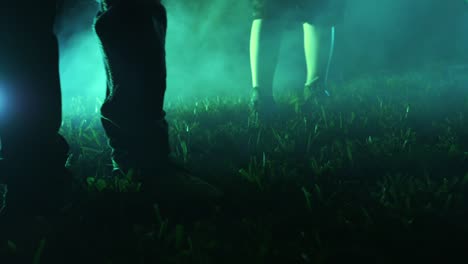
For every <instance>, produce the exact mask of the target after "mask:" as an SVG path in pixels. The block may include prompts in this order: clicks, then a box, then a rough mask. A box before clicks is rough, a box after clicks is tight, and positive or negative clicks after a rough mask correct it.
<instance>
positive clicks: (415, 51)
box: [56, 0, 468, 102]
mask: <svg viewBox="0 0 468 264" xmlns="http://www.w3.org/2000/svg"><path fill="white" fill-rule="evenodd" d="M165 5H166V7H167V10H168V19H169V25H168V35H167V43H166V48H167V66H168V89H167V96H166V98H167V100H168V101H171V100H175V99H178V98H194V97H206V96H244V95H246V94H247V93H248V91H249V89H250V86H251V77H250V66H249V54H248V51H249V37H250V27H251V22H252V21H251V9H250V0H203V1H200V0H190V1H176V0H166V1H165ZM97 6H98V5H97V4H96V3H95V2H93V1H73V0H68V2H67V4H66V5H65V8H64V11H63V14H62V16H60V17H59V19H58V22H57V28H56V32H57V35H58V37H59V41H60V56H61V68H60V71H61V79H62V87H63V97H64V99H65V102H66V101H67V100H68V99H69V98H71V97H74V96H85V97H92V98H101V99H102V98H103V95H104V92H105V76H104V70H103V63H102V59H101V54H100V50H99V46H98V44H97V39H96V36H95V35H94V33H93V31H92V22H93V17H94V15H95V13H96V12H97ZM292 15H293V14H292ZM301 30H302V26H301V25H300V24H298V25H294V24H291V25H288V27H287V28H286V30H285V33H284V38H283V40H282V47H281V54H280V60H279V66H278V70H277V75H276V79H275V80H276V83H275V89H276V91H281V90H288V89H296V88H298V87H301V86H302V85H303V82H304V78H305V63H304V55H303V53H304V51H303V47H302V43H303V42H302V32H301ZM329 30H330V29H329V28H320V32H321V36H322V45H321V47H322V49H321V51H320V52H321V54H322V56H323V54H327V53H328V49H329ZM336 34H337V35H336V52H335V57H334V59H333V64H332V69H331V75H332V77H333V80H335V81H342V80H346V79H349V78H355V77H359V76H360V75H366V74H371V73H373V72H379V71H393V72H402V71H410V70H417V69H419V68H422V67H425V66H427V65H457V64H466V62H467V60H468V51H467V47H468V3H467V2H466V1H465V0H450V1H448V0H412V1H407V0H379V1H375V0H349V1H348V4H347V7H346V11H345V14H344V17H343V19H342V20H341V21H340V23H338V24H337V25H336Z"/></svg>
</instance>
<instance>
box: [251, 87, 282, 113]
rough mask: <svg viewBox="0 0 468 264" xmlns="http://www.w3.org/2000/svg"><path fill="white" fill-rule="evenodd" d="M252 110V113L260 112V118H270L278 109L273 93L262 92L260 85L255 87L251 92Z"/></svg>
mask: <svg viewBox="0 0 468 264" xmlns="http://www.w3.org/2000/svg"><path fill="white" fill-rule="evenodd" d="M250 110H251V113H252V114H258V116H259V118H260V119H270V118H271V117H273V116H274V115H275V113H276V110H277V106H276V103H275V100H274V98H273V95H271V94H265V93H262V91H261V89H260V88H259V87H255V88H253V89H252V92H251V94H250Z"/></svg>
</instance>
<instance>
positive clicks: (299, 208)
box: [3, 74, 468, 263]
mask: <svg viewBox="0 0 468 264" xmlns="http://www.w3.org/2000/svg"><path fill="white" fill-rule="evenodd" d="M434 79H437V76H433V75H431V79H428V78H426V77H425V76H420V75H418V74H407V75H405V76H401V75H400V76H382V77H378V76H377V77H376V76H372V77H369V78H361V79H358V80H354V81H350V82H347V83H345V84H340V85H336V86H333V87H331V89H330V91H331V94H332V97H330V98H324V99H317V100H313V101H312V102H311V103H310V104H309V105H308V106H306V107H304V108H302V107H298V106H297V105H295V100H294V98H293V96H290V95H288V96H287V95H282V96H279V107H280V111H279V112H278V113H277V114H276V115H275V118H274V120H272V121H271V122H270V123H268V124H265V123H262V122H259V121H258V120H257V119H256V118H255V117H253V116H249V114H248V111H247V102H246V100H245V99H243V98H240V99H234V98H210V99H203V100H199V101H180V102H177V101H175V102H172V103H168V105H167V109H168V113H169V115H168V119H169V121H170V125H171V128H170V135H171V144H172V147H173V154H174V158H175V159H176V160H178V161H179V162H181V163H183V164H185V166H186V167H187V168H190V170H191V171H192V172H193V173H194V174H195V175H197V176H199V177H200V178H202V179H205V180H207V181H209V182H211V183H213V184H215V185H217V186H218V187H219V188H221V189H222V190H223V191H224V192H225V194H226V199H225V200H224V201H223V202H221V203H219V204H217V205H216V206H214V207H213V208H211V209H212V210H207V211H206V212H205V211H198V212H195V213H193V214H191V215H188V212H184V216H183V217H180V216H178V215H177V213H174V212H169V211H165V210H163V209H162V208H160V207H159V206H158V205H155V206H154V208H153V209H152V210H153V211H152V212H147V213H141V212H137V213H135V212H136V211H138V210H137V209H135V208H136V207H134V206H133V204H131V203H130V202H129V201H127V200H125V199H126V197H128V196H127V195H126V194H128V193H135V192H138V189H139V186H138V184H137V183H135V182H133V181H132V178H131V175H127V176H126V177H122V178H120V179H115V178H112V177H110V176H109V169H110V164H109V159H108V158H109V149H108V147H107V145H106V138H105V136H104V134H103V132H102V130H101V128H100V125H99V118H98V114H96V112H95V111H94V110H95V109H92V108H91V109H89V108H86V107H85V106H86V105H88V103H85V102H82V101H80V100H79V99H76V101H75V104H76V106H75V109H76V110H75V114H73V115H72V116H66V117H65V120H64V124H63V128H62V129H63V133H64V134H65V135H66V137H67V138H68V139H69V142H70V145H71V147H72V154H73V155H72V156H71V158H70V159H69V163H68V166H69V167H70V169H71V170H72V171H73V172H74V173H75V175H76V177H77V179H79V181H80V182H81V184H82V185H83V186H85V188H86V192H85V193H86V195H85V196H86V200H87V202H86V206H85V207H78V208H75V209H73V210H72V212H71V213H70V216H69V217H68V218H67V220H66V221H65V222H66V223H63V226H62V225H59V226H61V227H60V228H58V227H57V228H58V229H60V230H62V231H63V232H66V235H61V236H59V237H60V239H61V240H59V241H61V242H60V243H58V244H60V245H61V247H59V248H61V250H64V249H63V248H66V252H68V253H67V254H70V255H71V254H73V257H71V258H72V259H80V256H82V258H83V259H86V261H87V262H91V263H93V262H96V263H344V262H345V261H346V262H351V263H401V262H405V263H410V262H411V263H422V262H423V261H426V262H436V261H437V262H440V263H450V262H451V261H452V260H453V259H456V258H458V257H462V256H464V254H466V245H468V236H467V235H468V225H467V224H466V223H467V220H468V206H467V201H468V198H467V196H468V117H467V115H468V91H467V90H466V89H467V87H466V83H465V85H463V83H462V82H459V81H455V80H452V81H450V80H448V81H445V82H437V83H435V82H434ZM37 245H38V246H37V248H36V250H35V251H34V252H35V255H34V259H35V260H34V261H35V262H34V263H43V262H40V252H39V251H43V250H45V251H47V238H37ZM19 247H21V245H19V244H16V243H15V241H12V240H10V241H8V243H6V245H5V246H4V249H3V252H10V253H9V254H10V255H15V254H19V253H14V252H21V250H20V249H19ZM52 248H53V247H52ZM51 251H52V252H53V250H52V249H51ZM12 252H13V253H12ZM38 252H39V253H38ZM38 254H39V255H38Z"/></svg>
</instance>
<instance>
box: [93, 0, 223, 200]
mask: <svg viewBox="0 0 468 264" xmlns="http://www.w3.org/2000/svg"><path fill="white" fill-rule="evenodd" d="M116 2H117V3H116ZM166 28H167V17H166V10H165V8H164V7H163V6H162V5H161V4H160V3H159V1H147V0H140V1H130V0H129V1H108V2H107V10H106V11H105V12H103V13H101V14H100V15H99V16H98V18H97V20H96V23H95V29H96V33H97V35H98V37H99V39H100V41H101V44H102V47H103V51H104V54H105V58H106V61H105V65H106V68H107V73H108V87H107V99H106V101H105V103H104V105H103V106H102V109H101V112H102V116H103V118H102V123H103V126H104V129H105V130H106V133H107V135H108V137H109V144H110V146H111V147H112V149H113V152H112V158H113V161H114V165H115V167H116V169H118V171H120V172H122V173H123V174H126V173H128V172H129V171H130V170H133V171H134V172H135V174H134V176H135V177H137V179H138V180H139V181H141V182H143V189H144V190H145V189H146V190H148V192H151V193H152V194H153V193H154V194H155V195H156V196H158V197H159V198H161V199H165V198H168V199H169V200H173V199H185V198H188V199H193V198H205V197H210V196H217V195H218V194H219V192H218V191H217V190H216V189H215V188H213V187H212V186H211V185H209V184H207V183H205V182H203V181H201V180H199V179H197V178H194V177H191V176H190V175H189V174H188V173H187V172H186V171H184V170H179V169H177V167H175V166H173V165H172V163H171V161H170V159H169V154H170V148H169V136H168V124H167V122H166V120H165V112H164V110H163V104H164V94H165V91H166V61H165V35H166Z"/></svg>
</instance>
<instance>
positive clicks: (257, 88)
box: [250, 0, 344, 115]
mask: <svg viewBox="0 0 468 264" xmlns="http://www.w3.org/2000/svg"><path fill="white" fill-rule="evenodd" d="M343 5H344V0H290V1H282V0H252V7H253V19H254V20H253V22H252V30H251V35H250V65H251V70H252V87H253V90H252V93H251V107H252V110H253V111H255V112H258V113H259V114H261V115H265V114H266V115H268V114H269V113H270V114H271V112H272V111H273V110H274V109H275V101H274V98H273V80H274V73H275V71H276V66H277V64H278V53H279V49H280V43H281V38H282V34H283V31H284V28H285V26H286V25H287V23H295V24H298V25H299V24H302V26H303V31H304V54H305V61H306V66H307V67H306V73H307V76H306V81H305V85H304V94H303V95H301V97H303V99H304V100H308V99H309V98H310V97H312V96H317V95H324V94H325V92H326V91H325V90H324V89H323V87H320V86H319V85H317V84H318V83H319V82H318V80H319V74H318V57H319V36H318V33H317V23H319V25H324V24H325V25H328V26H330V24H331V25H333V23H331V22H330V21H329V20H330V19H331V18H328V17H327V16H331V14H330V13H329V11H330V9H333V11H334V13H335V14H333V15H334V16H335V15H336V14H337V13H339V12H342V11H343V10H344V9H343ZM286 14H291V17H290V18H291V19H292V20H293V21H287V20H286V19H287V17H286ZM319 16H320V18H319ZM333 19H335V18H333ZM327 20H328V21H327Z"/></svg>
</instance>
